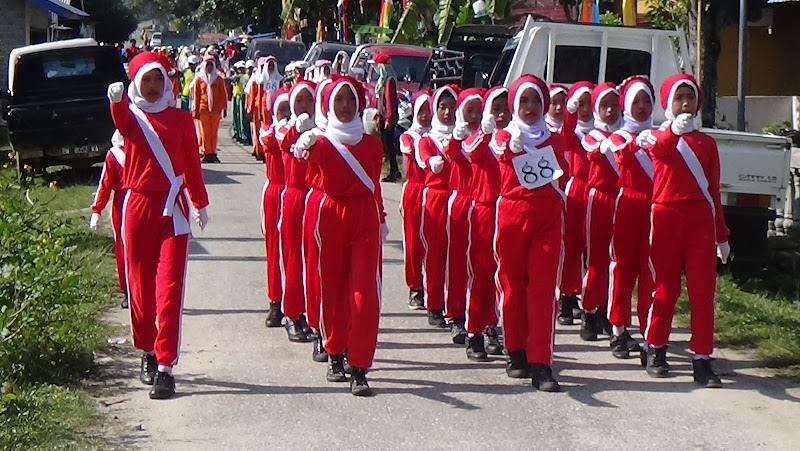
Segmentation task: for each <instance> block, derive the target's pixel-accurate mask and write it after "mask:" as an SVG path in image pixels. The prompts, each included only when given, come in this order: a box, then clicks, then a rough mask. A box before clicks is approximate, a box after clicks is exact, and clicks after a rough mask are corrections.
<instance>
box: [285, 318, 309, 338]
mask: <svg viewBox="0 0 800 451" xmlns="http://www.w3.org/2000/svg"><path fill="white" fill-rule="evenodd" d="M302 318H303V317H302V316H300V318H297V319H296V320H294V321H292V320H291V319H289V317H288V316H287V317H284V318H283V327H284V328H286V334H287V335H288V336H289V341H291V342H292V343H308V342H309V341H311V337H310V336H309V335H308V333H307V332H306V329H305V328H304V327H303V326H304V321H301V319H302Z"/></svg>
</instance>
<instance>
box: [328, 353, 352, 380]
mask: <svg viewBox="0 0 800 451" xmlns="http://www.w3.org/2000/svg"><path fill="white" fill-rule="evenodd" d="M325 379H327V380H328V382H347V375H346V374H344V354H337V355H332V356H330V361H329V363H328V373H327V374H325Z"/></svg>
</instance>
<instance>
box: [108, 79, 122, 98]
mask: <svg viewBox="0 0 800 451" xmlns="http://www.w3.org/2000/svg"><path fill="white" fill-rule="evenodd" d="M124 92H125V85H124V84H123V83H122V82H121V81H117V82H114V83H111V84H110V85H108V100H110V101H112V102H114V103H118V102H121V101H122V93H124Z"/></svg>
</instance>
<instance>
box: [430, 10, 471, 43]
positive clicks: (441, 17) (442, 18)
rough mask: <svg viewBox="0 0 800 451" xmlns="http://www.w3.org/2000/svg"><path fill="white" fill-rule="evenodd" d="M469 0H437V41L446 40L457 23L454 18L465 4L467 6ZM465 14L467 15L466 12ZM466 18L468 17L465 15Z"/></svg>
mask: <svg viewBox="0 0 800 451" xmlns="http://www.w3.org/2000/svg"><path fill="white" fill-rule="evenodd" d="M470 3H471V2H470V0H439V14H438V16H437V17H436V25H437V27H438V30H439V42H440V43H441V42H446V41H447V39H448V37H449V36H450V32H451V31H453V27H454V26H456V25H457V23H456V19H457V18H458V16H459V13H460V12H461V11H462V10H463V9H464V6H465V5H466V7H467V8H469V5H470ZM466 16H469V14H467V15H466ZM467 19H468V17H467Z"/></svg>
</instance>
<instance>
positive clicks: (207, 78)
mask: <svg viewBox="0 0 800 451" xmlns="http://www.w3.org/2000/svg"><path fill="white" fill-rule="evenodd" d="M209 65H210V66H211V72H206V68H207V67H208V66H209ZM218 76H219V73H218V72H217V67H216V66H215V65H214V61H213V60H208V61H203V64H201V65H200V68H199V69H198V71H197V74H195V81H196V80H198V79H200V80H203V81H204V82H205V84H206V96H207V97H208V109H209V110H211V109H213V108H214V90H213V89H212V88H211V85H212V84H214V81H215V80H216V79H217V77H218Z"/></svg>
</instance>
